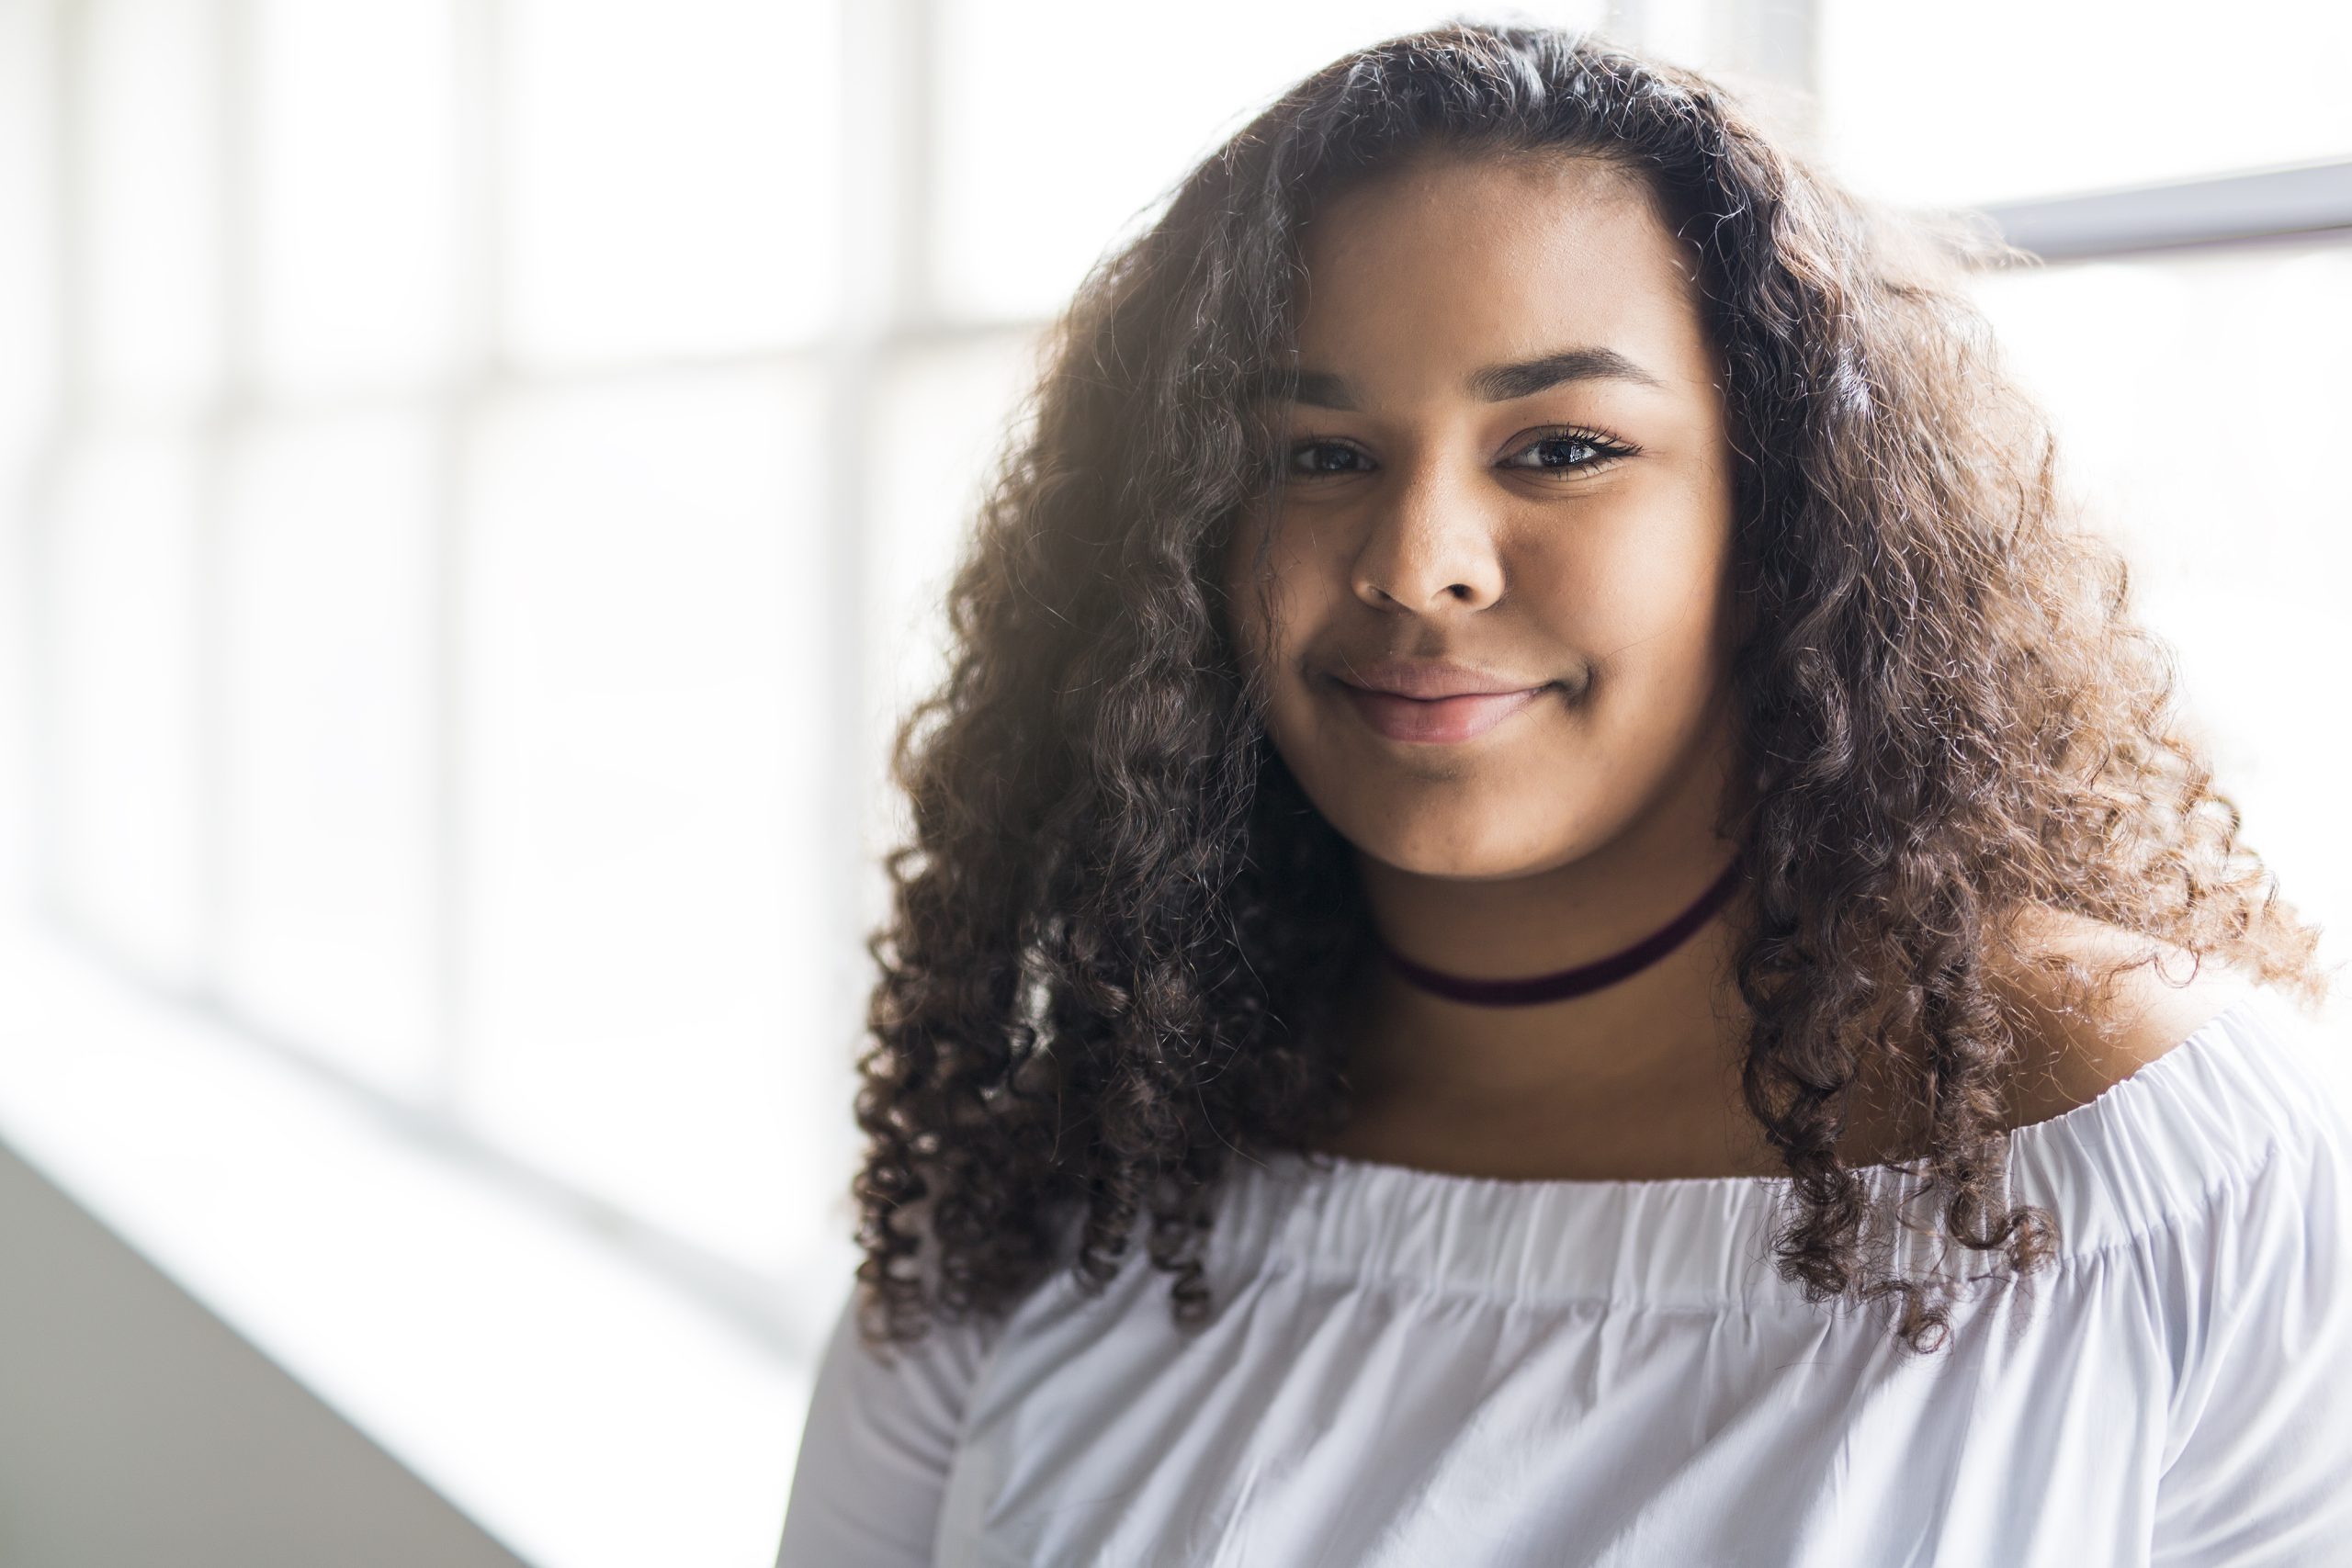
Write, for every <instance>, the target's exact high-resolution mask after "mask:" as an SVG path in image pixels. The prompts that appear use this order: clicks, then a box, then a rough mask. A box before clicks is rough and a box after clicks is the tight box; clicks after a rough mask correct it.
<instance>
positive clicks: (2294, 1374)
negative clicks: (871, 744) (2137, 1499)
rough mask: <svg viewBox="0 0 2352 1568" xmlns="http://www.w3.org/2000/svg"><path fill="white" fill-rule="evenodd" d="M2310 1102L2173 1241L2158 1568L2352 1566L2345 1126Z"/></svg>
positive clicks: (2350, 1165)
mask: <svg viewBox="0 0 2352 1568" xmlns="http://www.w3.org/2000/svg"><path fill="white" fill-rule="evenodd" d="M2319 1110H2320V1111H2322V1112H2323V1114H2321V1115H2320V1116H2318V1117H2317V1118H2315V1119H2314V1121H2313V1122H2307V1123H2306V1126H2307V1127H2309V1129H2310V1131H2311V1134H2312V1135H2311V1136H2310V1137H2309V1139H2308V1140H2301V1139H2298V1140H2292V1141H2288V1142H2282V1143H2281V1144H2280V1145H2277V1146H2275V1147H2274V1149H2273V1151H2272V1154H2271V1156H2270V1158H2269V1159H2268V1160H2267V1162H2266V1163H2265V1164H2264V1165H2263V1166H2262V1167H2261V1168H2259V1169H2257V1170H2256V1172H2255V1173H2253V1174H2252V1175H2251V1176H2249V1177H2248V1178H2247V1179H2245V1180H2244V1181H2242V1182H2235V1183H2230V1184H2227V1185H2226V1186H2225V1187H2224V1188H2223V1189H2222V1193H2221V1194H2220V1196H2218V1197H2217V1199H2216V1207H2215V1210H2214V1212H2213V1213H2212V1214H2211V1216H2210V1217H2209V1221H2208V1223H2207V1224H2205V1225H2203V1226H2201V1227H2192V1228H2190V1229H2189V1230H2188V1232H2187V1233H2186V1234H2185V1235H2183V1237H2182V1242H2183V1248H2184V1251H2183V1255H2182V1257H2181V1258H2180V1259H2179V1262H2178V1265H2177V1270H2175V1271H2171V1272H2172V1273H2173V1278H2172V1280H2170V1281H2168V1284H2169V1285H2170V1286H2171V1288H2170V1289H2168V1290H2167V1292H2166V1294H2167V1295H2169V1296H2171V1297H2173V1300H2172V1302H2171V1303H2169V1305H2168V1309H2167V1314H2168V1315H2171V1316H2173V1317H2174V1321H2175V1325H2176V1330H2177V1334H2176V1339H2177V1343H2178V1344H2180V1345H2182V1346H2184V1347H2186V1349H2185V1351H2184V1352H2183V1353H2182V1354H2181V1356H2180V1358H2179V1360H2178V1363H2177V1365H2178V1369H2179V1378H2178V1381H2177V1382H2176V1384H2175V1386H2174V1389H2173V1395H2172V1403H2171V1416H2172V1419H2171V1427H2170V1432H2169V1437H2168V1440H2167V1442H2166V1444H2165V1466H2164V1471H2163V1475H2162V1479H2161V1480H2160V1481H2159V1482H2158V1483H2157V1488H2156V1506H2155V1516H2156V1517H2155V1533H2154V1551H2153V1553H2152V1555H2151V1558H2150V1562H2151V1563H2152V1565H2153V1568H2346V1564H2352V1158H2348V1157H2347V1152H2346V1151H2347V1149H2352V1135H2347V1134H2346V1133H2345V1132H2344V1130H2343V1128H2344V1122H2343V1121H2342V1120H2341V1118H2340V1116H2338V1115H2335V1114H2332V1113H2329V1108H2328V1107H2325V1106H2323V1107H2320V1108H2319Z"/></svg>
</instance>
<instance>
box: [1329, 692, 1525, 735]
mask: <svg viewBox="0 0 2352 1568" xmlns="http://www.w3.org/2000/svg"><path fill="white" fill-rule="evenodd" d="M1332 684H1334V685H1336V686H1337V687H1339V689H1340V695H1341V696H1343V697H1345V698H1346V699H1347V700H1348V702H1349V703H1350V704H1351V705H1352V706H1353V707H1354V708H1355V711H1356V712H1357V713H1358V714H1359V715H1361V716H1363V721H1364V723H1366V724H1367V725H1370V726H1371V727H1372V728H1373V730H1374V732H1375V733H1377V734H1379V735H1383V736H1385V737H1386V738H1387V739H1391V740H1405V741H1412V742H1417V743H1420V744H1424V745H1428V744H1436V745H1451V744H1455V743H1458V742H1460V741H1464V740H1475V739H1477V738H1478V737H1479V736H1481V735H1484V734H1485V733H1487V731H1488V730H1490V729H1492V728H1494V727H1495V726H1497V725H1498V724H1500V723H1501V722H1502V721H1503V720H1505V719H1507V718H1509V717H1510V716H1511V715H1513V714H1515V713H1517V712H1518V711H1519V710H1520V709H1521V708H1523V707H1526V706H1528V705H1530V704H1532V703H1533V702H1534V701H1535V699H1536V698H1538V697H1540V696H1542V695H1543V694H1544V693H1545V692H1546V691H1548V690H1550V688H1549V687H1548V686H1531V687H1529V688H1528V689H1527V690H1526V691H1523V692H1481V693H1476V694H1470V695H1464V696H1458V697H1400V696H1397V694H1394V693H1392V692H1369V691H1366V690H1364V689H1363V687H1362V686H1351V685H1349V684H1348V683H1347V682H1345V681H1334V682H1332Z"/></svg>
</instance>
